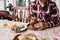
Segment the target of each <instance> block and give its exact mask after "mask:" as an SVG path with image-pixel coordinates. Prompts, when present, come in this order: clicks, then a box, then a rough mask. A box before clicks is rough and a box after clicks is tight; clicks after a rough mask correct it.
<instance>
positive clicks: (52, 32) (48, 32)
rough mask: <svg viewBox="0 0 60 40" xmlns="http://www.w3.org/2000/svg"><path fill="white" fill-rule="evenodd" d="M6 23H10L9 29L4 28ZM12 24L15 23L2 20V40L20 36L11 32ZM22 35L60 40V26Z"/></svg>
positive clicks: (29, 31)
mask: <svg viewBox="0 0 60 40" xmlns="http://www.w3.org/2000/svg"><path fill="white" fill-rule="evenodd" d="M4 23H8V24H9V27H7V28H6V27H4V26H3V24H4ZM12 23H14V21H6V20H0V40H13V38H14V36H16V35H17V34H18V33H15V32H14V31H12V30H11V24H12ZM17 24H18V22H17ZM21 33H34V34H36V35H37V36H38V37H41V38H43V39H46V40H60V26H59V27H54V28H48V29H45V30H41V31H33V30H27V31H25V32H21Z"/></svg>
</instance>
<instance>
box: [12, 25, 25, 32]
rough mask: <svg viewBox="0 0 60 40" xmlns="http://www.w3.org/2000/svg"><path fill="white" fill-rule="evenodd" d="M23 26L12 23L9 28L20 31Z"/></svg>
mask: <svg viewBox="0 0 60 40" xmlns="http://www.w3.org/2000/svg"><path fill="white" fill-rule="evenodd" d="M24 28H25V26H24V25H19V26H18V25H16V24H15V25H12V27H11V29H12V30H13V31H15V32H20V31H24V30H25V29H24Z"/></svg>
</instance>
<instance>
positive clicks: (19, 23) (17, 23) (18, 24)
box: [11, 22, 28, 31]
mask: <svg viewBox="0 0 60 40" xmlns="http://www.w3.org/2000/svg"><path fill="white" fill-rule="evenodd" d="M27 24H28V23H22V22H14V23H12V25H11V27H12V26H13V25H17V26H18V27H19V26H20V25H24V28H22V29H20V31H24V30H25V29H27Z"/></svg>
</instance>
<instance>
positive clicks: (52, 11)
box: [48, 3, 59, 27]
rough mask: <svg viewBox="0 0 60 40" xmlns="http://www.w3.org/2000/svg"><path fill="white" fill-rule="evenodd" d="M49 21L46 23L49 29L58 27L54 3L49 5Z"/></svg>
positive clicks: (57, 16)
mask: <svg viewBox="0 0 60 40" xmlns="http://www.w3.org/2000/svg"><path fill="white" fill-rule="evenodd" d="M50 15H51V17H50V19H51V21H50V22H48V23H49V25H50V27H53V26H57V25H59V10H58V8H57V6H56V4H55V3H53V4H52V5H51V14H50Z"/></svg>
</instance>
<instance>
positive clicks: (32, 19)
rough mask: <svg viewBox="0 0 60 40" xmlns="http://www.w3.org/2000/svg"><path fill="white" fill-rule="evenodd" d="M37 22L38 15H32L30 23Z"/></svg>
mask: <svg viewBox="0 0 60 40" xmlns="http://www.w3.org/2000/svg"><path fill="white" fill-rule="evenodd" d="M36 22H37V18H36V17H31V19H30V24H32V25H33V24H35V23H36Z"/></svg>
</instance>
